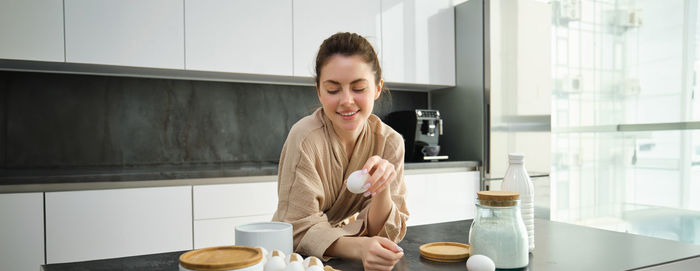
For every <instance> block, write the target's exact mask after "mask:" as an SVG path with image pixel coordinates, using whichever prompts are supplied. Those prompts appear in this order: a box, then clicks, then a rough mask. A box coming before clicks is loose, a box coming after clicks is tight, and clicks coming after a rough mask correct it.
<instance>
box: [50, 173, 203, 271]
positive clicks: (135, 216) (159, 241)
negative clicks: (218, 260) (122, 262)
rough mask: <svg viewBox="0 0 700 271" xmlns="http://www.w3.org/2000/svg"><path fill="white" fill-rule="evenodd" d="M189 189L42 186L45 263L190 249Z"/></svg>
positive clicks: (189, 187)
mask: <svg viewBox="0 0 700 271" xmlns="http://www.w3.org/2000/svg"><path fill="white" fill-rule="evenodd" d="M191 189H192V187H191V186H175V187H156V188H130V189H111V190H90V191H70V192H47V193H46V261H47V263H61V262H73V261H83V260H94V259H102V258H115V257H125V256H133V255H141V254H152V253H161V252H168V251H179V250H189V249H192V246H193V244H192V190H191Z"/></svg>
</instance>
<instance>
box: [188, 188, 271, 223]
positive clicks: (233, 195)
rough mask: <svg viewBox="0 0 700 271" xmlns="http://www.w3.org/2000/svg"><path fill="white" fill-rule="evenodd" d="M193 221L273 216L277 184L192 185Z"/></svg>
mask: <svg viewBox="0 0 700 271" xmlns="http://www.w3.org/2000/svg"><path fill="white" fill-rule="evenodd" d="M192 189H193V202H194V206H193V208H194V219H195V220H198V219H212V218H230V217H241V216H255V215H264V214H273V213H274V212H275V210H277V182H256V183H238V184H216V185H196V186H194V187H193V188H192Z"/></svg>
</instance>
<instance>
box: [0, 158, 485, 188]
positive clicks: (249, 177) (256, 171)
mask: <svg viewBox="0 0 700 271" xmlns="http://www.w3.org/2000/svg"><path fill="white" fill-rule="evenodd" d="M478 167H479V162H474V161H443V162H426V163H406V164H405V166H404V169H405V170H407V171H431V170H437V171H440V170H448V169H457V168H458V169H462V170H467V171H475V170H478ZM276 176H277V164H276V163H272V162H264V163H230V164H218V165H206V166H158V167H139V168H104V167H103V168H100V167H94V168H59V169H39V170H37V169H0V194H2V193H23V192H48V191H72V190H90V189H111V188H131V187H155V186H181V185H198V184H220V183H238V182H258V181H274V180H275V179H276ZM236 177H240V178H238V179H240V180H236V181H233V182H232V181H231V180H230V178H236Z"/></svg>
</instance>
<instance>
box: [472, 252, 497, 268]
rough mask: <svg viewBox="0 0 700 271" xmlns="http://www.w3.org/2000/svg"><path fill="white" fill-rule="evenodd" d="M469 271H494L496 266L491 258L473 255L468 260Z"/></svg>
mask: <svg viewBox="0 0 700 271" xmlns="http://www.w3.org/2000/svg"><path fill="white" fill-rule="evenodd" d="M467 270H469V271H494V270H496V264H495V263H494V262H493V261H492V260H491V258H489V257H486V256H484V255H472V256H470V257H469V259H468V260H467Z"/></svg>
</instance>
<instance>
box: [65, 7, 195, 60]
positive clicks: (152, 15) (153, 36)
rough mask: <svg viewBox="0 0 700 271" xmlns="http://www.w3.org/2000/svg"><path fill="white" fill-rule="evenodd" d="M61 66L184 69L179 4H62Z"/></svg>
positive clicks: (182, 27)
mask: <svg viewBox="0 0 700 271" xmlns="http://www.w3.org/2000/svg"><path fill="white" fill-rule="evenodd" d="M65 31H66V61H67V62H78V63H93V64H109V65H122V66H138V67H153V68H169V69H184V68H185V65H184V61H185V48H184V46H185V38H184V10H183V2H182V1H171V0H126V1H114V0H65Z"/></svg>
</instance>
